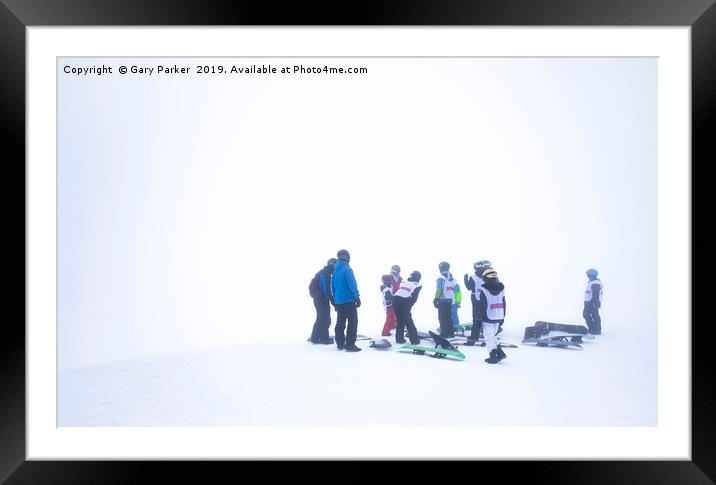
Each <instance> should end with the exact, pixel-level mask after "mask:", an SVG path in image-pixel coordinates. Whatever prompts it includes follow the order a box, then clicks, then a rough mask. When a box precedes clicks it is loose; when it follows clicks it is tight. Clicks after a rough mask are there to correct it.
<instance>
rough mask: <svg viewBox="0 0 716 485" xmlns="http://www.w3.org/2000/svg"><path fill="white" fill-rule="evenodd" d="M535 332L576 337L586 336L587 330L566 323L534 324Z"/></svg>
mask: <svg viewBox="0 0 716 485" xmlns="http://www.w3.org/2000/svg"><path fill="white" fill-rule="evenodd" d="M534 326H535V328H536V330H538V331H542V332H544V333H548V332H551V331H555V332H566V333H570V334H576V335H586V334H588V333H589V329H588V328H587V327H585V326H584V325H570V324H566V323H552V322H542V321H539V322H535V324H534Z"/></svg>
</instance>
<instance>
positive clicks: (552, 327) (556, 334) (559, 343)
mask: <svg viewBox="0 0 716 485" xmlns="http://www.w3.org/2000/svg"><path fill="white" fill-rule="evenodd" d="M579 327H580V325H564V324H557V323H550V322H535V324H534V325H533V326H531V327H526V328H525V336H524V338H523V339H522V343H525V344H536V345H537V346H538V347H560V348H568V347H574V348H578V349H580V350H582V345H581V344H582V338H590V337H591V338H594V336H593V335H590V334H589V331H588V330H587V327H581V328H579ZM559 329H562V330H559ZM585 330H586V332H585Z"/></svg>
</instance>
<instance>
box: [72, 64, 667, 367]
mask: <svg viewBox="0 0 716 485" xmlns="http://www.w3.org/2000/svg"><path fill="white" fill-rule="evenodd" d="M207 61H208V60H207V59H203V60H200V61H197V62H194V60H191V59H188V60H183V59H181V60H177V59H171V60H164V62H162V61H161V60H158V59H137V60H129V59H102V60H97V59H64V58H60V59H59V60H58V69H62V67H63V66H64V65H72V66H92V65H95V64H98V63H99V64H102V63H104V64H105V65H109V66H115V68H116V67H118V66H120V65H132V64H134V65H146V66H156V65H157V64H175V63H177V62H181V63H184V64H186V65H189V66H193V65H196V64H207V63H208V62H207ZM210 61H211V63H213V64H223V65H230V64H234V65H239V66H250V65H252V64H259V65H260V64H269V63H270V64H273V65H278V66H280V65H284V64H291V65H292V64H296V63H302V64H304V65H321V66H322V65H329V66H355V67H359V66H365V67H367V68H368V74H363V75H355V76H343V77H341V76H330V75H312V76H301V77H295V76H284V77H282V76H277V75H273V76H270V75H254V76H246V75H241V76H207V75H197V74H191V75H188V76H184V77H157V76H156V75H155V76H151V77H142V76H134V77H132V76H119V75H117V76H87V77H82V76H72V75H64V74H62V72H61V73H60V74H59V119H58V123H59V136H58V141H59V160H58V182H59V191H58V204H59V207H58V209H59V211H58V216H59V219H58V231H59V240H58V245H59V248H58V251H59V252H58V256H59V258H58V260H59V280H58V282H59V288H58V291H59V315H58V337H59V357H60V368H63V367H71V366H78V365H84V364H89V363H94V362H101V361H106V360H114V359H121V358H131V357H135V356H140V355H145V354H156V353H163V352H172V351H183V350H188V349H197V348H205V347H211V346H216V345H231V344H232V343H238V342H241V341H260V340H305V339H306V338H307V337H308V335H309V334H310V331H311V326H312V324H313V320H314V318H315V312H314V308H313V304H312V301H311V299H310V297H309V296H308V290H307V285H308V282H309V280H310V278H311V277H312V275H313V274H314V273H315V272H316V271H317V270H318V269H319V268H320V267H322V265H323V264H324V263H325V261H326V260H327V259H328V258H329V257H332V256H335V253H336V251H337V250H338V249H341V248H346V249H348V250H349V251H350V252H351V255H352V261H351V265H352V267H353V268H354V271H355V274H356V278H357V280H358V287H359V290H360V291H361V296H362V301H363V306H362V307H361V308H360V309H359V327H358V330H359V333H361V334H368V335H377V334H379V333H380V330H381V328H382V324H383V321H384V312H383V308H382V305H381V300H380V292H379V290H378V288H379V286H380V275H381V274H384V273H386V272H388V271H389V268H390V266H391V265H392V264H399V265H400V266H401V267H402V268H403V273H404V275H407V274H409V273H410V271H412V270H414V269H417V270H419V271H421V272H422V273H423V284H424V285H425V287H426V288H425V289H424V290H423V293H422V295H421V297H420V300H419V301H418V303H417V305H416V307H415V308H414V311H413V315H414V319H415V321H416V324H417V325H418V328H420V329H423V330H427V329H433V328H435V327H437V311H436V310H435V309H434V308H433V306H432V304H431V300H432V293H433V291H434V285H435V283H434V280H435V278H436V277H437V274H438V270H437V265H438V263H439V262H440V261H442V260H446V261H449V262H450V263H451V265H452V269H453V273H454V274H456V275H457V276H458V277H459V278H460V280H461V279H462V275H463V274H464V273H466V272H470V271H471V268H472V262H473V261H475V260H477V259H484V258H486V259H490V260H491V261H492V262H493V263H494V265H495V268H496V270H497V271H498V274H499V275H500V277H501V280H502V281H503V282H504V283H505V285H506V293H507V301H508V315H507V319H506V323H505V325H506V326H511V327H512V328H520V329H521V328H524V326H526V325H529V324H531V323H533V322H534V321H535V320H549V321H557V322H564V323H579V324H582V323H583V320H582V317H581V309H582V294H583V291H584V286H585V283H586V277H585V275H584V271H585V270H586V269H587V268H589V267H595V268H597V269H598V270H599V271H600V276H601V277H602V281H603V282H604V285H605V292H604V300H605V303H604V308H603V312H602V313H603V318H604V328H605V331H609V330H610V329H614V330H617V329H619V328H630V329H631V330H635V329H638V328H641V329H643V331H653V332H655V331H656V323H657V322H656V317H657V311H656V288H657V286H656V283H657V280H656V278H657V268H656V261H657V232H656V230H657V185H656V183H657V166H656V163H657V152H656V148H657V145H656V143H657V139H656V135H657V132H656V128H657V118H656V109H657V105H656V88H657V77H656V72H657V71H656V68H657V65H656V60H655V59H625V58H620V59H605V58H600V59H596V58H594V59H565V58H551V59H517V58H511V59H471V58H445V59H429V58H422V59H303V60H300V59H290V60H289V59H211V60H210ZM470 315H471V313H470V303H469V298H467V297H466V298H465V304H464V305H463V307H462V308H461V309H460V316H461V320H462V321H465V322H466V321H469V320H470ZM334 321H335V319H334V316H333V315H332V322H334ZM331 333H333V327H331ZM654 351H655V349H654Z"/></svg>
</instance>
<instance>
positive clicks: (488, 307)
mask: <svg viewBox="0 0 716 485" xmlns="http://www.w3.org/2000/svg"><path fill="white" fill-rule="evenodd" d="M482 280H483V281H484V283H483V284H482V286H480V288H479V289H478V290H477V291H476V293H477V292H478V291H479V293H480V296H479V298H478V299H477V301H478V309H479V311H480V315H481V319H480V320H481V321H482V332H483V334H484V335H485V347H486V348H487V350H489V351H490V356H489V357H488V358H487V359H485V362H487V363H488V364H497V363H498V362H499V361H501V360H502V359H504V358H505V357H507V355H506V354H505V352H504V351H503V350H502V346H501V345H500V344H498V343H497V337H496V335H497V329H498V328H499V326H500V325H501V324H502V323H503V322H504V321H505V310H506V302H505V285H503V284H502V283H501V282H500V280H499V279H498V278H497V271H495V270H494V269H492V268H488V269H486V270H485V271H484V272H483V273H482Z"/></svg>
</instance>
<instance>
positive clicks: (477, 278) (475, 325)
mask: <svg viewBox="0 0 716 485" xmlns="http://www.w3.org/2000/svg"><path fill="white" fill-rule="evenodd" d="M472 267H473V268H474V269H475V274H471V275H468V274H467V273H466V274H465V276H464V280H465V288H467V289H468V290H470V302H471V303H472V330H471V331H470V336H469V337H468V338H467V339H468V341H469V342H472V343H474V342H473V341H477V340H479V339H480V336H481V334H482V322H481V321H480V318H481V314H480V311H479V308H478V301H477V299H478V297H479V296H480V292H479V291H478V289H479V288H480V287H481V286H482V283H484V282H483V281H482V273H483V272H484V271H485V270H486V269H488V268H492V263H490V262H489V261H488V260H486V259H483V260H481V261H477V262H476V263H475V264H473V265H472Z"/></svg>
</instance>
